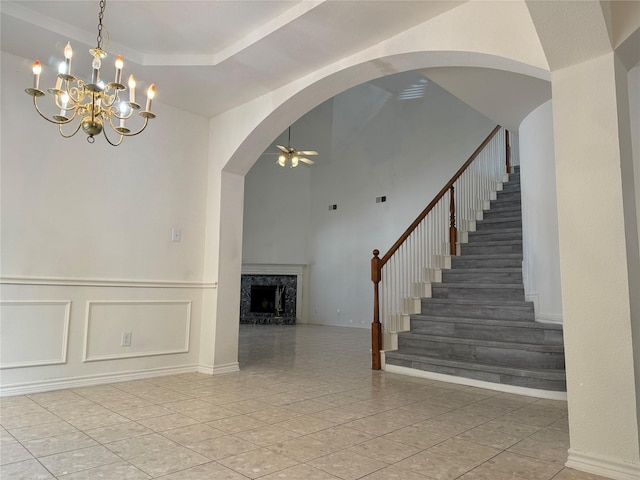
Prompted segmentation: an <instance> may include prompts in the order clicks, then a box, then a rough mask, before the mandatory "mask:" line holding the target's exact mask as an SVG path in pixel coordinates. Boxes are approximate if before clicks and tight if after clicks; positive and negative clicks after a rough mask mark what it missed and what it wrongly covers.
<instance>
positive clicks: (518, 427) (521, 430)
mask: <svg viewBox="0 0 640 480" xmlns="http://www.w3.org/2000/svg"><path fill="white" fill-rule="evenodd" d="M482 428H486V429H487V430H492V431H494V432H500V433H506V434H507V435H511V436H513V437H515V438H517V439H518V440H522V439H523V438H527V437H529V436H531V435H533V434H534V433H536V432H537V431H539V430H540V429H541V428H540V427H535V426H533V425H525V424H523V423H516V422H513V421H510V420H505V419H504V417H502V418H497V419H495V420H491V421H490V422H487V423H483V424H482Z"/></svg>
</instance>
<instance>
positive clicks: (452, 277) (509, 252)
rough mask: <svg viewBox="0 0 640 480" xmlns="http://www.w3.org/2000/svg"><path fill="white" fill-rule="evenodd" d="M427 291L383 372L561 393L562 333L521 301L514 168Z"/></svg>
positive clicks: (519, 221)
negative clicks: (391, 369) (401, 370)
mask: <svg viewBox="0 0 640 480" xmlns="http://www.w3.org/2000/svg"><path fill="white" fill-rule="evenodd" d="M431 288H432V296H431V298H423V299H422V300H421V313H420V314H414V315H411V317H410V331H409V332H400V333H399V334H398V350H396V351H388V352H386V353H385V359H386V363H387V365H397V366H401V367H407V368H412V369H419V370H425V371H429V372H436V373H442V374H447V375H454V376H458V377H466V378H471V379H476V380H482V381H487V382H493V383H500V384H506V385H514V386H519V387H527V388H535V389H541V390H552V391H566V382H565V370H564V348H563V339H562V326H561V325H556V324H543V323H537V322H535V316H534V310H533V303H531V302H527V301H525V297H524V285H523V281H522V213H521V203H520V172H519V167H515V173H513V174H510V175H509V181H508V182H507V183H505V184H504V186H503V190H502V191H500V192H498V193H497V198H496V200H492V201H491V205H490V209H489V210H488V211H485V212H484V215H483V219H482V220H479V221H477V223H476V231H473V232H469V233H468V243H464V244H462V245H460V255H459V256H454V257H452V258H451V269H448V270H443V272H442V283H435V284H432V286H431Z"/></svg>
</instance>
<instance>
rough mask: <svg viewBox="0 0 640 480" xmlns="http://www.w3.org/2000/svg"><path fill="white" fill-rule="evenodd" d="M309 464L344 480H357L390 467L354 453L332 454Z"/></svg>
mask: <svg viewBox="0 0 640 480" xmlns="http://www.w3.org/2000/svg"><path fill="white" fill-rule="evenodd" d="M308 463H309V464H310V465H311V466H313V467H315V468H318V469H320V470H322V471H325V472H327V473H330V474H332V475H335V476H337V477H340V478H342V479H344V480H356V479H357V478H361V477H363V476H365V475H368V474H370V473H373V472H375V471H377V470H381V469H383V468H385V467H387V466H388V464H387V463H384V462H381V461H378V460H374V459H372V458H370V457H365V456H364V455H360V454H358V453H355V452H353V451H339V452H335V453H331V454H329V455H326V456H324V457H320V458H316V459H315V460H311V461H310V462H308Z"/></svg>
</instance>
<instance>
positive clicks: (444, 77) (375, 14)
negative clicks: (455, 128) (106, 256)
mask: <svg viewBox="0 0 640 480" xmlns="http://www.w3.org/2000/svg"><path fill="white" fill-rule="evenodd" d="M464 3H466V0H465V1H453V0H446V1H432V0H429V1H422V0H410V1H403V0H355V1H352V0H269V1H265V0H243V1H238V0H202V1H193V0H174V1H146V0H142V1H140V0H107V1H106V11H105V15H104V25H105V31H104V33H103V46H104V48H105V50H106V51H107V52H108V53H109V55H110V56H109V59H108V60H107V61H106V62H105V67H103V69H104V70H105V72H106V71H109V68H112V67H110V65H111V61H112V59H114V58H115V55H117V54H122V55H123V56H124V59H125V71H124V75H125V78H126V76H128V74H129V73H134V74H135V75H136V78H137V79H138V81H139V82H140V86H141V87H142V88H144V87H145V85H146V84H148V83H151V82H154V83H155V84H156V87H157V90H158V97H157V99H158V100H157V101H160V102H164V103H166V104H169V105H172V106H175V107H179V108H182V109H184V110H187V111H190V112H193V113H196V114H199V115H203V116H205V117H213V116H215V115H217V114H219V113H221V112H224V111H226V110H229V109H231V108H233V107H235V106H237V105H240V104H242V103H245V102H247V101H248V100H251V99H253V98H256V97H258V96H261V95H264V94H265V93H268V92H271V91H272V90H274V89H276V88H278V87H281V86H283V85H285V84H287V83H289V82H292V81H294V80H296V79H298V78H301V77H303V76H305V75H306V74H309V73H311V72H314V71H316V70H318V69H320V68H322V67H323V66H326V65H329V64H332V63H335V62H339V61H340V60H341V59H343V58H345V57H347V56H349V55H350V54H352V53H355V52H358V51H360V50H362V49H364V48H366V47H369V46H372V45H375V44H377V43H379V42H381V41H383V40H385V39H388V38H391V37H393V36H394V35H396V34H398V33H401V32H403V31H405V30H407V29H409V28H411V27H413V26H415V25H418V24H421V23H424V22H425V21H428V20H429V19H431V18H434V17H436V16H439V15H442V14H444V13H446V12H447V11H449V10H452V9H455V8H457V7H458V6H460V5H461V4H464ZM525 3H526V5H527V8H528V10H529V12H530V15H531V18H532V20H533V22H534V23H535V27H536V30H537V34H538V35H539V37H540V40H539V41H540V42H542V44H543V46H544V49H545V53H546V55H547V61H548V62H549V65H550V67H551V68H552V69H553V68H554V66H555V67H557V68H560V67H562V66H563V65H566V64H568V63H570V62H572V61H575V60H576V58H578V60H579V55H581V54H583V52H585V51H589V52H590V53H591V54H592V53H593V52H592V50H593V49H594V48H595V49H598V48H605V47H606V45H607V44H610V45H612V46H614V47H617V46H619V45H621V50H624V49H625V48H626V49H627V50H629V55H627V57H628V58H630V60H629V61H630V62H634V61H637V60H634V58H635V57H634V55H635V56H639V55H640V54H639V53H638V51H640V49H634V48H633V46H634V45H636V43H637V41H638V40H640V30H638V29H637V24H638V17H639V16H640V2H636V1H615V2H607V1H603V2H557V1H537V0H536V1H528V0H526V1H525ZM586 4H588V5H586ZM98 11H99V2H98V0H91V1H86V0H71V1H59V0H45V1H32V0H16V1H9V0H2V1H0V19H1V24H0V33H1V48H2V50H3V51H5V52H9V53H12V54H15V55H19V56H21V57H24V58H26V59H29V60H30V61H31V60H34V59H39V60H40V61H41V62H42V63H43V65H44V66H45V67H47V66H48V67H49V68H48V69H47V68H45V71H44V72H43V77H42V80H41V81H42V82H44V84H45V85H48V83H53V77H54V75H55V73H56V68H57V65H58V63H59V62H60V61H61V60H62V59H63V55H62V50H63V48H64V45H65V44H66V43H67V41H71V44H72V46H73V47H74V60H73V62H74V65H77V68H78V70H79V71H81V72H82V73H85V74H87V75H88V74H89V66H90V62H91V57H90V55H89V53H88V50H89V48H93V47H95V45H96V34H97V20H98ZM576 16H579V17H580V16H584V17H585V18H586V17H591V18H592V17H594V16H597V17H601V18H602V20H601V21H599V22H598V23H597V25H599V26H601V28H597V29H595V31H594V29H585V31H582V30H580V29H577V30H576V29H571V30H570V31H567V35H566V38H564V37H562V36H560V37H558V35H557V32H558V31H563V30H562V29H561V28H560V29H558V25H557V24H558V22H563V21H567V20H568V19H575V18H576ZM586 30H589V31H586ZM576 31H577V32H582V34H581V35H582V36H580V35H578V36H576V34H575V32H576ZM556 44H558V48H556V47H555V45H556ZM591 44H593V48H585V45H587V46H588V45H591ZM603 45H604V47H603ZM576 55H578V57H576ZM27 63H28V62H27ZM423 73H424V74H425V75H427V76H429V77H430V78H431V79H432V80H434V81H436V82H437V83H439V84H440V85H441V86H443V87H444V88H446V89H448V90H449V91H451V92H452V93H453V94H454V95H456V96H458V97H460V98H461V99H462V100H464V101H465V102H467V103H469V104H470V105H471V106H473V107H474V108H476V109H477V110H479V111H481V112H482V113H484V114H485V115H487V116H488V117H490V118H492V119H494V120H495V121H496V122H499V123H502V124H504V125H506V126H508V127H510V128H512V129H513V128H515V127H517V125H518V124H519V122H520V120H521V119H522V118H523V115H526V114H527V113H528V112H529V111H530V110H531V109H532V108H535V106H537V105H539V104H540V103H542V102H543V101H545V100H546V99H548V98H550V96H551V91H550V86H549V83H548V82H546V81H544V80H540V79H533V78H531V77H526V76H524V75H517V74H512V73H508V72H502V71H488V70H486V69H469V68H440V69H431V70H425V71H424V72H423ZM105 75H106V73H105V74H103V76H105ZM25 82H29V65H25ZM400 88H404V87H403V86H400ZM501 94H502V95H506V101H503V103H502V106H500V105H497V104H496V103H495V102H494V101H493V99H495V98H496V97H498V96H499V95H501ZM502 98H503V99H504V98H505V97H502Z"/></svg>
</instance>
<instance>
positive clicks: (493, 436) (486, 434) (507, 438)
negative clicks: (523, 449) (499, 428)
mask: <svg viewBox="0 0 640 480" xmlns="http://www.w3.org/2000/svg"><path fill="white" fill-rule="evenodd" d="M455 438H459V439H461V440H469V441H472V442H475V443H479V444H480V445H486V446H488V447H493V448H497V449H500V450H504V449H506V448H509V447H510V446H512V445H515V444H516V443H518V441H519V439H518V437H515V436H513V435H509V434H507V433H504V432H496V431H493V430H488V429H486V428H485V427H484V426H480V427H476V428H472V429H471V430H467V431H466V432H462V433H461V434H460V435H458V436H457V437H455Z"/></svg>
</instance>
